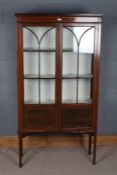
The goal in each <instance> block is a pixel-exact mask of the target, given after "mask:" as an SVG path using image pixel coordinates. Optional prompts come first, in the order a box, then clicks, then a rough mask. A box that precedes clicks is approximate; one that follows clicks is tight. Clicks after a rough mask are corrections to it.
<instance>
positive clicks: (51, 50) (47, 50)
mask: <svg viewBox="0 0 117 175" xmlns="http://www.w3.org/2000/svg"><path fill="white" fill-rule="evenodd" d="M23 51H24V52H56V50H55V49H38V48H30V47H29V48H24V49H23ZM62 52H74V51H73V49H71V48H66V49H63V50H62Z"/></svg>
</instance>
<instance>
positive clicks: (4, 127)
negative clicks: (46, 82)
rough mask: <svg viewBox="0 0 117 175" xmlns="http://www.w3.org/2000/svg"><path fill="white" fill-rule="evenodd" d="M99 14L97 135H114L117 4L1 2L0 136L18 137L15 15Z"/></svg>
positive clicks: (109, 0) (102, 0)
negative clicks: (99, 58) (100, 16)
mask: <svg viewBox="0 0 117 175" xmlns="http://www.w3.org/2000/svg"><path fill="white" fill-rule="evenodd" d="M18 12H20V13H21V12H23V13H33V12H39V13H101V14H104V17H103V26H102V46H101V62H100V67H101V70H100V93H99V112H98V114H99V115H98V116H99V118H98V132H99V133H100V134H117V1H116V0H59V1H58V0H22V1H21V0H20V1H18V0H0V135H16V134H17V79H16V77H17V67H16V24H15V16H14V14H15V13H18Z"/></svg>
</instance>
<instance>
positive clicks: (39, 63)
mask: <svg viewBox="0 0 117 175" xmlns="http://www.w3.org/2000/svg"><path fill="white" fill-rule="evenodd" d="M24 28H25V29H27V30H28V31H29V32H31V33H32V34H33V36H34V37H35V38H36V41H37V43H38V78H39V79H40V78H41V76H40V74H41V72H40V66H41V59H40V57H41V56H40V46H41V43H42V40H43V39H44V37H45V35H46V34H47V33H48V32H50V31H51V30H52V29H54V28H55V27H51V28H49V29H48V30H47V31H46V32H45V33H44V34H43V35H42V36H41V38H40V39H39V37H38V35H37V34H36V33H35V32H34V31H33V30H31V29H30V28H28V27H24ZM40 86H41V85H40V80H39V81H38V88H39V94H38V95H39V103H40V94H41V92H40Z"/></svg>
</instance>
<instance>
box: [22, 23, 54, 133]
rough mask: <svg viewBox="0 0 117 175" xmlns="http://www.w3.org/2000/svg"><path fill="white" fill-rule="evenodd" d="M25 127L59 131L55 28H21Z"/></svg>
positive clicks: (28, 26) (42, 26) (37, 26)
mask: <svg viewBox="0 0 117 175" xmlns="http://www.w3.org/2000/svg"><path fill="white" fill-rule="evenodd" d="M22 36H23V40H22V45H23V46H22V47H23V48H22V53H23V55H22V57H23V58H22V59H23V93H24V95H23V97H24V99H23V103H24V117H23V127H24V128H25V129H27V130H34V131H35V130H37V131H41V130H42V131H43V130H55V129H56V107H55V106H56V25H52V26H48V25H46V24H44V25H42V24H41V25H36V26H34V25H26V26H23V28H22Z"/></svg>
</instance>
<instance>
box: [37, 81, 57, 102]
mask: <svg viewBox="0 0 117 175" xmlns="http://www.w3.org/2000/svg"><path fill="white" fill-rule="evenodd" d="M40 83H41V88H40V92H41V93H40V103H45V104H48V103H55V80H41V81H40Z"/></svg>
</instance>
